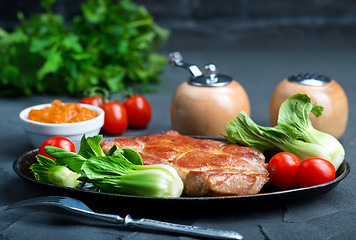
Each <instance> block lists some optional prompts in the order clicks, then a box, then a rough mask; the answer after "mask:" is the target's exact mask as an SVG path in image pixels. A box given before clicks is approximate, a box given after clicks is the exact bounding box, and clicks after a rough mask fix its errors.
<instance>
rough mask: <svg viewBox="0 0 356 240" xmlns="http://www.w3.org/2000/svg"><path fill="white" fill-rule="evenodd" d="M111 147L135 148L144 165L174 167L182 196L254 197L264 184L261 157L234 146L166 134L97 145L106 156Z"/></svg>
mask: <svg viewBox="0 0 356 240" xmlns="http://www.w3.org/2000/svg"><path fill="white" fill-rule="evenodd" d="M113 145H116V146H118V147H119V148H132V149H135V150H136V151H138V152H139V153H140V154H141V156H142V158H143V162H144V164H147V165H149V164H167V165H170V166H172V167H174V168H175V169H176V170H177V172H178V174H179V176H180V177H181V179H182V180H183V183H184V194H185V195H186V196H226V195H247V194H256V193H258V192H259V191H260V190H261V188H262V187H263V185H264V184H265V183H266V182H267V181H268V171H267V167H266V164H265V157H264V155H263V154H262V153H260V152H258V151H256V150H253V149H251V148H248V147H241V146H239V145H236V144H228V143H225V142H221V141H215V140H209V139H196V138H192V137H189V136H185V135H180V134H179V133H178V132H176V131H167V132H165V133H163V134H152V135H149V136H143V137H137V138H133V139H131V138H115V139H113V140H111V141H103V142H102V143H101V146H102V149H103V151H104V152H105V153H106V154H107V153H108V151H109V149H110V148H111V147H112V146H113Z"/></svg>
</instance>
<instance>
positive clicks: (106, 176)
mask: <svg viewBox="0 0 356 240" xmlns="http://www.w3.org/2000/svg"><path fill="white" fill-rule="evenodd" d="M101 140H102V136H101V135H98V136H94V137H88V138H86V137H85V135H84V136H83V137H82V139H81V143H80V150H79V152H78V154H76V153H71V152H68V151H66V150H63V149H60V148H57V147H53V146H46V147H45V151H46V153H47V154H48V155H49V156H51V157H53V158H55V159H56V160H55V161H53V160H52V159H49V158H46V157H44V156H42V155H37V160H38V163H34V164H32V165H31V168H30V169H31V170H32V171H33V172H34V174H35V176H36V179H37V180H39V181H43V182H47V183H52V184H56V185H61V186H66V187H77V186H78V184H79V183H80V181H82V182H85V183H91V184H93V185H94V186H96V187H97V188H99V189H100V190H101V191H103V192H110V193H119V194H128V195H136V196H150V197H179V196H180V195H181V194H182V191H183V182H182V180H181V179H180V177H179V176H178V173H177V171H176V170H175V169H174V168H173V167H171V166H168V165H159V164H157V165H143V161H142V157H141V155H140V154H139V153H138V152H137V151H135V150H133V149H129V148H122V149H120V148H118V147H116V146H113V147H112V148H111V149H110V150H109V153H108V156H106V155H105V154H104V152H103V151H102V149H101V147H100V142H101ZM74 183H75V184H74Z"/></svg>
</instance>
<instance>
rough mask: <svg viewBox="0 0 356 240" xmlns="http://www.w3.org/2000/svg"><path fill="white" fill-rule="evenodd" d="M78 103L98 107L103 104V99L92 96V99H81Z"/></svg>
mask: <svg viewBox="0 0 356 240" xmlns="http://www.w3.org/2000/svg"><path fill="white" fill-rule="evenodd" d="M79 103H84V104H89V105H94V106H97V107H100V106H102V105H103V104H104V99H103V98H102V97H100V96H93V97H85V98H82V99H81V100H80V101H79Z"/></svg>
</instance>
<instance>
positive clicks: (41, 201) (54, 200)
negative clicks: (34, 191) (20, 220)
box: [5, 196, 61, 210]
mask: <svg viewBox="0 0 356 240" xmlns="http://www.w3.org/2000/svg"><path fill="white" fill-rule="evenodd" d="M60 198H61V197H58V196H46V197H38V198H31V199H26V200H22V201H19V202H15V203H12V204H10V205H9V206H7V207H6V208H5V210H10V209H14V208H17V207H28V206H39V205H56V206H58V205H59V199H60Z"/></svg>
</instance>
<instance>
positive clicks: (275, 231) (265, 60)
mask: <svg viewBox="0 0 356 240" xmlns="http://www.w3.org/2000/svg"><path fill="white" fill-rule="evenodd" d="M215 30H216V32H219V29H215ZM355 40H356V34H355V33H353V32H350V31H344V30H343V29H342V28H341V29H339V28H325V29H323V30H320V31H318V32H308V31H304V30H300V29H298V28H285V29H279V30H278V31H276V30H273V29H271V30H269V29H265V30H264V31H255V32H250V33H248V34H236V35H235V34H234V33H229V32H224V33H221V32H220V33H219V34H214V31H210V32H201V31H187V30H175V31H173V32H172V36H171V38H170V40H169V42H168V44H167V46H166V47H165V48H164V49H162V50H161V51H160V52H161V53H162V54H165V55H168V53H169V52H170V51H180V52H181V53H182V54H183V56H184V59H185V60H186V61H187V62H189V63H195V64H197V65H199V66H203V65H204V64H205V63H211V62H213V63H215V64H216V65H217V67H218V69H219V72H220V73H224V74H228V75H231V76H233V77H234V78H235V79H236V80H237V81H239V82H240V83H241V84H242V86H243V87H244V88H245V89H246V91H247V93H248V95H249V98H250V102H251V116H252V118H253V119H254V120H255V121H256V122H257V123H259V124H262V125H268V124H269V122H268V104H269V99H270V95H271V93H272V91H273V89H274V87H275V86H276V85H277V84H278V83H279V81H281V80H282V79H283V78H285V77H288V76H290V75H292V74H294V73H299V72H317V73H321V74H324V75H327V76H330V77H332V78H334V79H335V80H336V81H338V82H339V83H340V85H341V86H342V87H343V88H344V90H345V92H346V94H347V96H348V100H349V105H350V113H349V122H348V126H347V130H346V132H345V134H344V136H343V137H342V139H341V143H342V144H343V146H344V148H345V150H346V160H347V161H348V162H349V164H350V166H351V173H350V174H349V175H348V176H347V178H346V179H344V180H343V181H342V182H341V183H340V184H339V185H338V186H337V187H336V188H335V189H333V190H332V191H330V192H328V193H326V194H323V195H320V196H318V197H316V198H311V199H304V200H303V201H289V202H286V203H281V204H276V205H274V204H270V203H265V202H260V203H258V204H256V206H250V207H248V208H245V209H244V207H243V206H242V209H241V208H238V206H236V208H235V207H232V208H230V209H228V210H226V209H224V208H223V206H219V205H217V206H215V207H214V208H215V210H219V208H221V209H222V210H221V211H220V212H219V211H217V212H218V213H216V211H215V213H214V214H213V213H212V212H211V209H206V210H205V211H203V212H201V213H199V214H194V213H193V212H192V213H189V212H188V213H184V209H182V214H175V213H173V211H172V213H171V212H170V211H166V212H164V214H153V213H152V214H148V215H146V217H151V218H154V219H157V220H167V221H172V222H175V223H180V224H193V225H196V226H201V227H210V228H218V229H224V230H233V231H238V232H240V233H241V234H243V235H244V236H245V239H273V240H275V239H281V240H284V239H354V237H355V235H356V228H355V224H356V204H355V203H356V190H355V189H356V188H355V182H356V177H355V174H354V169H355V168H356V160H355V159H356V150H355V146H356V124H355V122H356V111H355V107H354V105H355V103H356V95H355V94H354V91H355V90H356V81H355V76H356V68H355V63H356V45H355ZM188 77H189V73H188V72H186V71H184V70H182V69H178V68H172V67H171V66H166V67H165V69H164V71H163V73H162V75H161V78H162V81H161V83H160V84H159V85H158V86H157V88H158V91H157V92H156V93H150V94H146V96H147V98H148V99H149V101H150V102H151V103H152V106H153V112H154V115H153V120H152V122H151V124H150V125H149V126H148V127H147V128H146V129H143V130H136V131H135V130H128V131H126V132H125V135H135V136H136V135H137V136H138V135H143V134H151V133H157V132H162V131H165V130H169V129H170V128H171V124H170V115H169V114H170V100H171V98H172V95H173V93H174V90H175V89H176V88H177V87H178V85H179V84H180V83H181V82H183V81H185V80H186V79H187V78H188ZM53 98H55V97H54V96H33V97H15V98H0V114H1V118H0V137H1V144H0V239H11V240H12V239H17V240H22V239H54V240H57V239H157V240H159V239H181V240H183V239H191V238H189V237H185V236H177V235H166V234H163V233H159V232H144V231H136V230H127V229H123V228H120V227H118V228H116V227H112V226H104V225H103V224H97V223H95V222H93V221H89V220H86V219H82V218H80V217H76V216H75V215H71V214H67V213H65V212H63V211H60V210H54V209H52V208H51V209H49V208H43V209H41V208H34V209H16V210H11V211H4V209H5V208H6V206H7V205H8V204H10V203H12V202H15V201H18V200H23V199H27V198H30V197H35V196H43V195H46V194H48V192H47V191H46V190H44V189H43V188H42V187H41V186H38V185H35V184H30V183H27V182H25V181H23V180H22V179H20V178H19V177H18V176H17V175H16V174H15V172H14V171H13V169H12V163H13V161H14V160H15V159H16V158H17V157H19V156H20V155H21V154H23V153H24V152H27V151H29V150H31V149H32V146H31V145H30V143H29V141H28V139H27V138H26V135H25V133H24V131H23V130H22V128H21V127H20V120H19V118H18V113H19V112H20V110H22V109H23V108H25V107H28V106H31V105H34V104H40V103H45V102H49V101H51V100H52V99H53ZM60 98H61V99H62V100H63V101H66V100H77V99H76V98H70V97H67V96H61V97H60ZM104 137H108V136H107V135H105V136H104ZM118 204H120V203H118ZM142 204H143V205H145V203H144V202H143V203H142ZM222 204H224V203H222ZM238 204H239V202H238V201H237V202H236V205H238ZM123 207H124V206H123ZM147 208H150V206H149V205H147ZM136 216H138V217H140V216H139V213H136Z"/></svg>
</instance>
